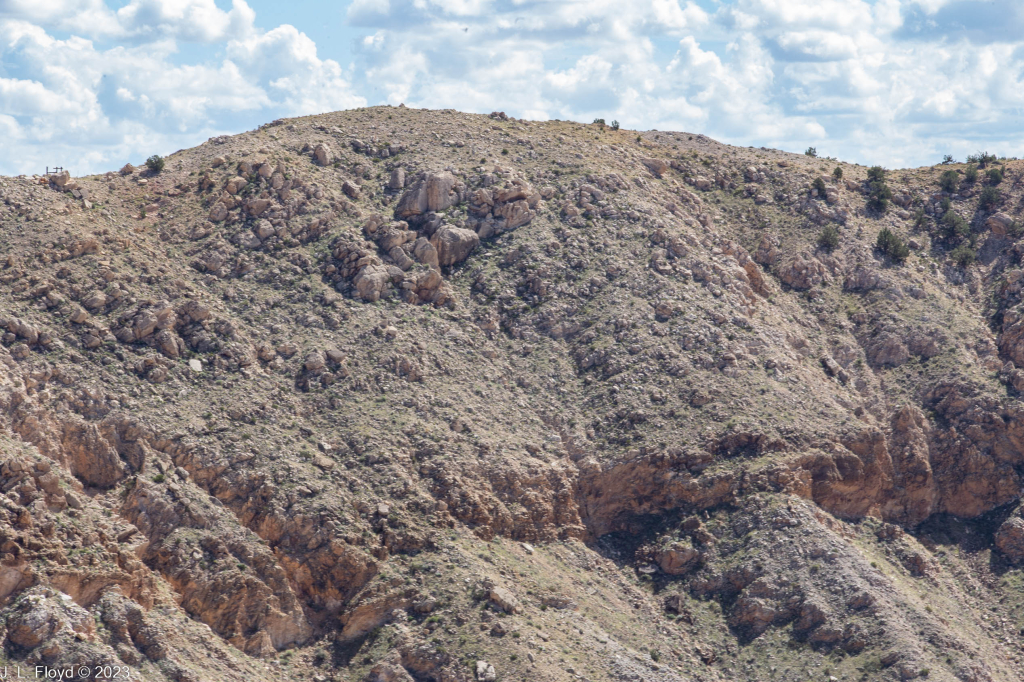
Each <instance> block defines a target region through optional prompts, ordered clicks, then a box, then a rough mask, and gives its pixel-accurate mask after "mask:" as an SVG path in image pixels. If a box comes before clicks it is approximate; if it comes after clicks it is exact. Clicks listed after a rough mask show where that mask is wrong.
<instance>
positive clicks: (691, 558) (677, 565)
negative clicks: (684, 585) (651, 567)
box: [655, 542, 700, 575]
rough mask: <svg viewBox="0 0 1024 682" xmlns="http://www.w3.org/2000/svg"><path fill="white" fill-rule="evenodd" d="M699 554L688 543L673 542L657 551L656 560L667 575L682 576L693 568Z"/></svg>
mask: <svg viewBox="0 0 1024 682" xmlns="http://www.w3.org/2000/svg"><path fill="white" fill-rule="evenodd" d="M699 556H700V552H698V551H697V550H696V549H694V548H693V547H692V546H691V545H689V544H688V543H681V542H674V543H672V544H671V545H669V546H668V547H664V548H662V549H660V550H659V551H658V554H657V555H656V557H655V558H656V560H657V562H658V566H660V567H661V570H663V571H665V573H668V574H669V575H682V574H683V573H685V572H686V571H688V570H689V569H690V568H692V567H693V566H694V564H695V563H696V561H697V558H698V557H699Z"/></svg>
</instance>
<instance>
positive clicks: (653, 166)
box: [640, 158, 669, 178]
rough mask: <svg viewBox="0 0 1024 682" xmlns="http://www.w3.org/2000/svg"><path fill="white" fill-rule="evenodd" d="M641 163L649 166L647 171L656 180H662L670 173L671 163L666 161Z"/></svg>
mask: <svg viewBox="0 0 1024 682" xmlns="http://www.w3.org/2000/svg"><path fill="white" fill-rule="evenodd" d="M640 162H641V163H642V164H644V165H645V166H647V170H649V171H651V174H652V175H654V177H656V178H660V177H662V176H664V175H665V173H666V172H668V169H669V163H668V161H666V160H665V159H650V158H647V159H640Z"/></svg>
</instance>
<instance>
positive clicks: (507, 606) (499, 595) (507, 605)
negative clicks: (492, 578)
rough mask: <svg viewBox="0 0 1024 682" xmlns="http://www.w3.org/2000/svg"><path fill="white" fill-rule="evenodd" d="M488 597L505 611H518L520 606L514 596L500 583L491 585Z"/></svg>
mask: <svg viewBox="0 0 1024 682" xmlns="http://www.w3.org/2000/svg"><path fill="white" fill-rule="evenodd" d="M488 597H489V598H490V600H491V601H492V602H494V603H495V604H497V605H498V606H499V607H501V609H502V610H503V611H505V612H506V613H518V612H519V610H520V609H521V608H522V607H521V606H520V604H519V600H518V599H517V598H516V596H515V595H514V594H512V592H510V591H509V590H508V589H507V588H505V587H502V586H500V585H495V586H494V587H492V588H491V589H490V593H489V595H488Z"/></svg>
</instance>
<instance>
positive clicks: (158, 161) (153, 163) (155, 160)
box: [146, 154, 164, 173]
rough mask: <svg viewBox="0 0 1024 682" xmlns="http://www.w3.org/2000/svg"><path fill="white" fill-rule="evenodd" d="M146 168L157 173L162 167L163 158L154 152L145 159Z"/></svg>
mask: <svg viewBox="0 0 1024 682" xmlns="http://www.w3.org/2000/svg"><path fill="white" fill-rule="evenodd" d="M146 168H148V169H149V170H151V171H153V172H154V173H159V172H160V171H162V170H163V169H164V160H163V159H162V158H160V157H159V156H157V155H156V154H154V155H153V156H151V157H149V158H148V159H146Z"/></svg>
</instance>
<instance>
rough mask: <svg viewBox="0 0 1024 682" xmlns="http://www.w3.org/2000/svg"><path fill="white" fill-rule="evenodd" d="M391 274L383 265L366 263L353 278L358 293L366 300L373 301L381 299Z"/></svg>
mask: <svg viewBox="0 0 1024 682" xmlns="http://www.w3.org/2000/svg"><path fill="white" fill-rule="evenodd" d="M389 279H391V275H390V274H389V273H388V269H387V268H386V267H385V266H383V265H375V264H371V265H366V266H364V267H363V268H362V269H361V270H360V271H359V272H357V273H356V276H355V277H353V278H352V285H353V286H355V288H356V295H357V296H359V298H361V299H362V300H364V301H367V302H370V303H372V302H373V301H377V300H380V295H381V294H382V293H383V292H384V287H385V286H386V285H387V283H388V280H389Z"/></svg>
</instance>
